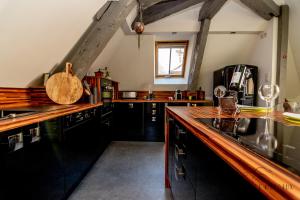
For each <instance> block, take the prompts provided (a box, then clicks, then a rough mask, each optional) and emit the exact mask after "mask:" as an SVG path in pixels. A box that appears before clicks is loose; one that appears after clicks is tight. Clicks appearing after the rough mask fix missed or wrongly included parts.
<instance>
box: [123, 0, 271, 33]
mask: <svg viewBox="0 0 300 200" xmlns="http://www.w3.org/2000/svg"><path fill="white" fill-rule="evenodd" d="M202 5H203V3H200V4H198V5H195V6H192V7H190V8H187V9H184V10H182V11H180V12H178V13H175V14H173V15H171V16H168V17H166V18H163V19H161V20H159V21H156V22H154V23H151V24H148V25H147V26H145V34H148V33H157V32H198V31H199V29H200V25H199V22H198V16H199V11H200V9H201V7H202ZM135 16H136V10H133V11H132V12H131V13H130V14H129V16H128V17H127V20H126V21H127V26H129V25H131V23H132V21H133V20H134V18H135ZM267 23H268V21H266V20H264V19H262V18H261V17H259V16H258V15H256V14H255V13H254V12H253V11H251V10H250V9H249V8H248V7H246V6H245V5H244V4H242V3H241V2H240V1H239V0H228V1H227V2H226V3H225V5H224V6H223V7H222V8H221V10H220V11H219V12H218V13H217V14H216V16H215V17H214V18H213V19H212V23H211V26H210V31H211V32H214V31H251V32H254V31H264V30H265V28H266V26H267Z"/></svg>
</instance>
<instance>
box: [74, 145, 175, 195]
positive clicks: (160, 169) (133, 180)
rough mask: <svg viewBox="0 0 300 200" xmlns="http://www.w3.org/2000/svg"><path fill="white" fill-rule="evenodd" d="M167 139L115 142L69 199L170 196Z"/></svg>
mask: <svg viewBox="0 0 300 200" xmlns="http://www.w3.org/2000/svg"><path fill="white" fill-rule="evenodd" d="M170 199H171V197H170V192H169V190H165V188H164V143H160V142H119V141H116V142H112V143H111V144H110V146H109V147H108V148H107V149H106V150H105V152H104V153H103V154H102V156H101V157H100V158H99V160H98V161H97V162H96V164H95V165H94V167H93V168H92V170H91V171H90V172H89V173H88V175H87V176H86V177H85V178H84V179H83V181H82V182H81V184H80V185H79V186H78V187H77V189H76V190H75V191H74V193H73V194H72V195H71V196H70V198H69V200H170Z"/></svg>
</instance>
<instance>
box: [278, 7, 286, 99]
mask: <svg viewBox="0 0 300 200" xmlns="http://www.w3.org/2000/svg"><path fill="white" fill-rule="evenodd" d="M280 10H281V15H280V16H279V17H278V40H277V73H276V83H277V85H279V87H280V88H286V80H287V76H286V75H287V56H288V54H287V53H288V52H287V51H288V40H289V6H288V5H283V6H280ZM285 98H286V92H285V90H284V89H283V90H281V91H280V96H279V98H278V99H277V100H276V101H277V103H278V102H283V101H284V99H285Z"/></svg>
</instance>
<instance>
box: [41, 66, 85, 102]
mask: <svg viewBox="0 0 300 200" xmlns="http://www.w3.org/2000/svg"><path fill="white" fill-rule="evenodd" d="M71 70H72V64H71V63H67V64H66V72H60V73H56V74H54V75H52V76H51V77H50V78H49V80H48V81H47V83H46V92H47V95H48V96H49V98H50V99H51V100H52V101H54V102H55V103H58V104H73V103H75V102H77V101H78V100H79V99H80V98H81V96H82V93H83V87H82V83H81V81H80V80H79V78H78V77H77V76H75V75H73V74H72V73H71Z"/></svg>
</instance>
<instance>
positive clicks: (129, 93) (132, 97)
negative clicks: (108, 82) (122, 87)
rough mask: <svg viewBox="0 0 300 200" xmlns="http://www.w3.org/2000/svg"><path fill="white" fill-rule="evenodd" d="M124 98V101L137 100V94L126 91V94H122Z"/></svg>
mask: <svg viewBox="0 0 300 200" xmlns="http://www.w3.org/2000/svg"><path fill="white" fill-rule="evenodd" d="M122 98H123V99H136V98H137V92H130V91H124V92H122Z"/></svg>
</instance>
